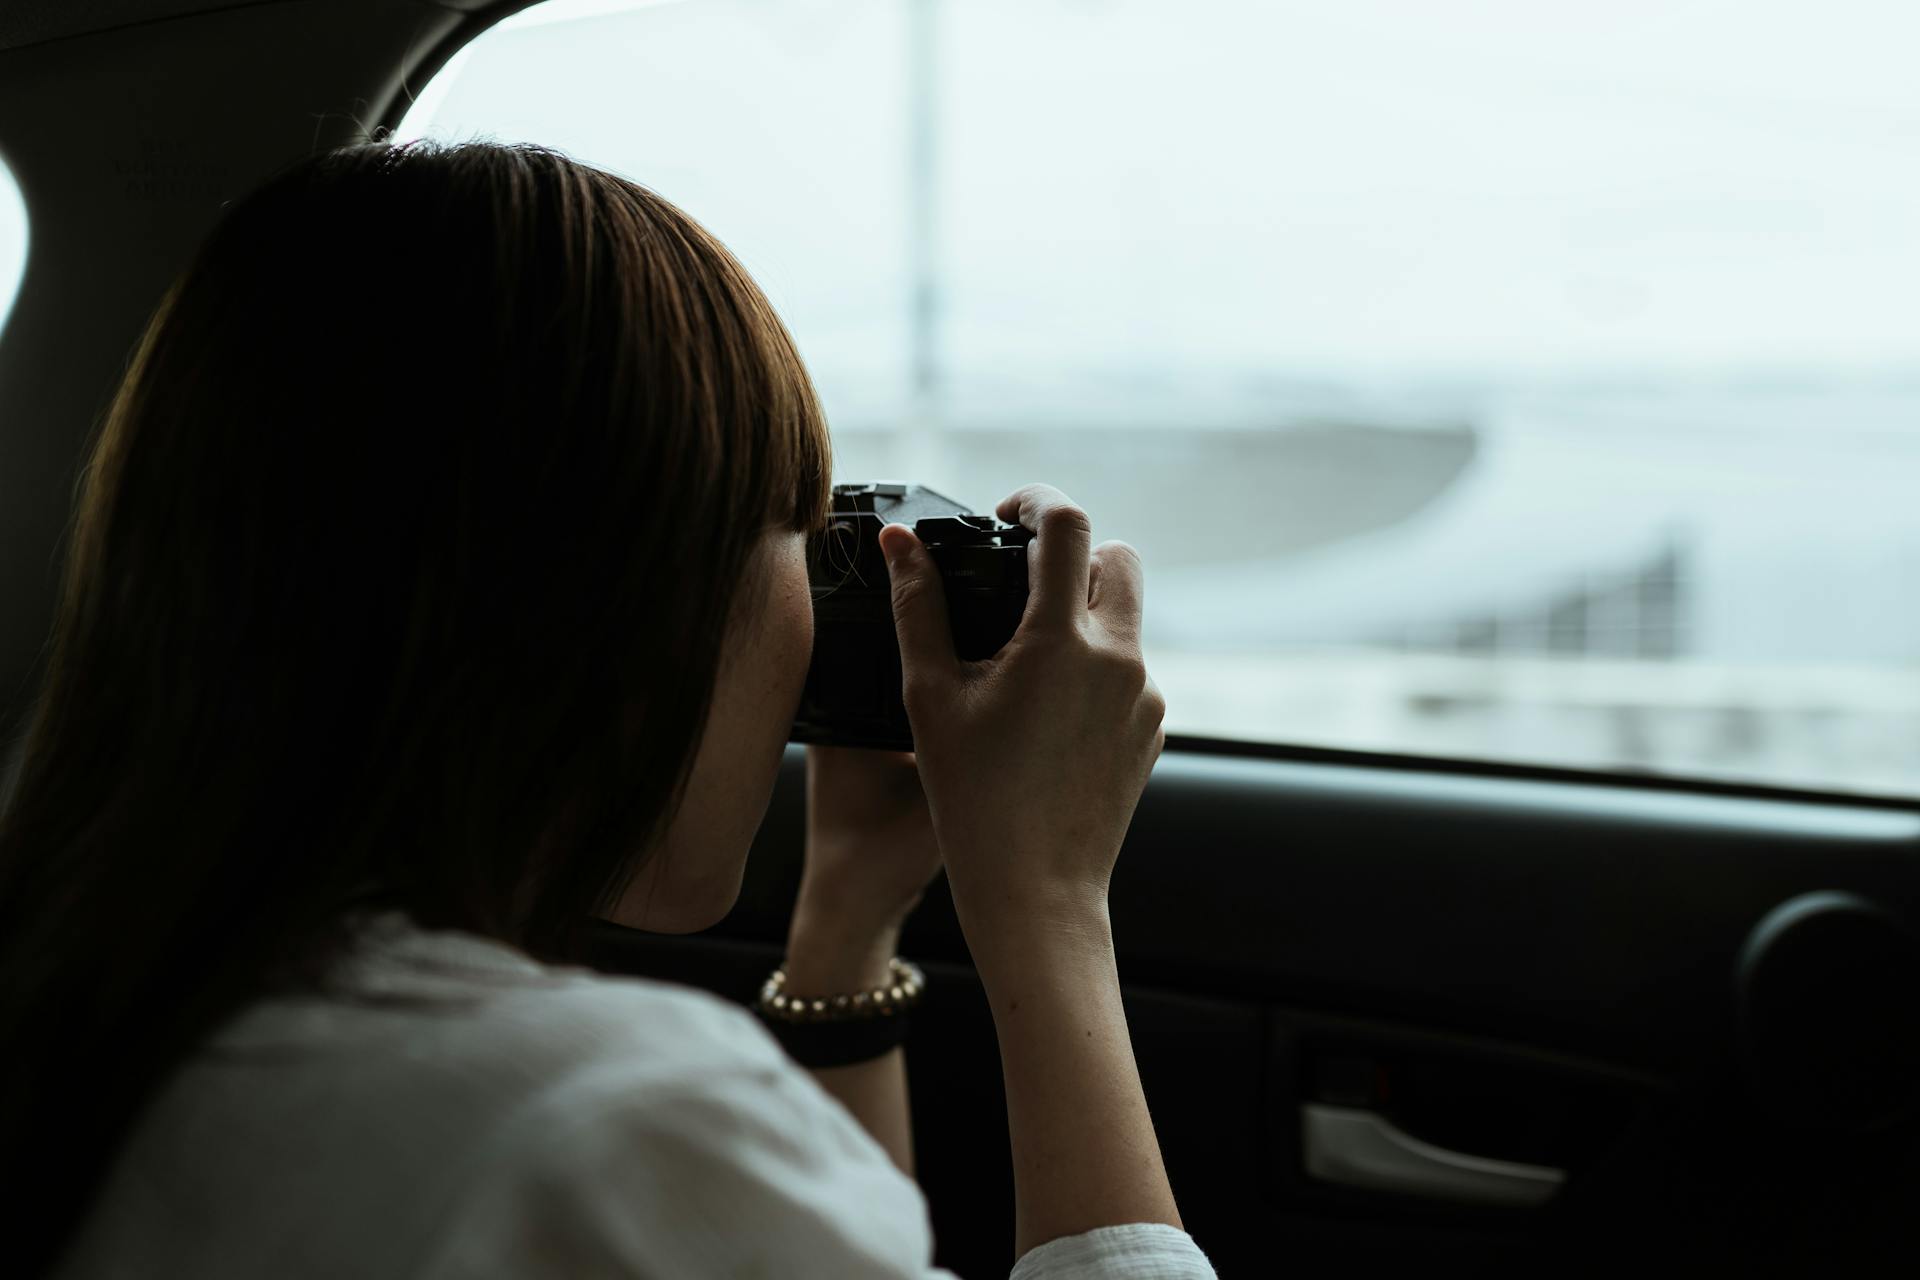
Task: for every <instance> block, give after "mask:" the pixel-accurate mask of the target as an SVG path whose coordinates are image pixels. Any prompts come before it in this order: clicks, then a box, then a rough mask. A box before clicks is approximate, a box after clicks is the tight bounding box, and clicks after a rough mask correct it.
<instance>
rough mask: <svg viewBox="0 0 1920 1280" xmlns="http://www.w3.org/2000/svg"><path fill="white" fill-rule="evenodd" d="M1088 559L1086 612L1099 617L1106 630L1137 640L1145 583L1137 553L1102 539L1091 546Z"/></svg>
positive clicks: (1117, 543)
mask: <svg viewBox="0 0 1920 1280" xmlns="http://www.w3.org/2000/svg"><path fill="white" fill-rule="evenodd" d="M1091 559H1092V575H1093V576H1092V578H1091V579H1090V581H1089V584H1088V590H1087V612H1089V613H1091V614H1092V615H1093V616H1094V617H1095V618H1097V619H1099V621H1100V623H1101V625H1102V626H1104V627H1105V628H1106V629H1107V632H1108V634H1110V635H1115V636H1125V637H1127V638H1128V639H1132V640H1138V639H1139V638H1140V613H1141V608H1142V605H1143V603H1144V592H1145V586H1146V582H1145V574H1144V571H1143V570H1142V568H1141V565H1140V553H1139V552H1138V551H1135V550H1134V549H1133V548H1132V547H1131V546H1130V545H1128V544H1127V543H1124V542H1103V543H1101V544H1100V545H1099V546H1097V547H1095V548H1094V549H1093V553H1092V557H1091Z"/></svg>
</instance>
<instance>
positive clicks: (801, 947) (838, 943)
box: [787, 915, 913, 1177]
mask: <svg viewBox="0 0 1920 1280" xmlns="http://www.w3.org/2000/svg"><path fill="white" fill-rule="evenodd" d="M868 932H870V931H868ZM898 937H899V935H898V933H897V931H894V930H887V931H884V932H883V933H881V934H880V935H878V936H866V934H863V935H862V936H858V937H849V936H847V935H846V934H844V933H843V932H842V931H841V930H839V929H837V928H832V927H829V926H827V925H826V924H825V923H824V922H819V921H816V920H812V919H809V918H808V917H807V916H805V915H801V916H797V917H796V919H795V921H794V926H793V930H792V932H791V933H790V934H789V936H788V940H787V990H789V991H791V992H793V993H794V994H796V995H815V994H819V995H838V994H840V993H842V992H850V991H865V990H871V989H872V988H874V987H880V986H885V985H886V984H887V983H888V982H889V981H891V980H892V975H891V972H890V970H889V969H888V967H887V962H888V961H889V960H890V959H892V957H893V954H894V948H895V946H896V944H897V942H898ZM810 1070H811V1071H812V1072H813V1078H814V1079H815V1080H818V1081H819V1082H820V1087H821V1088H823V1089H825V1090H826V1091H827V1092H828V1093H830V1094H832V1095H833V1096H834V1097H836V1098H838V1099H839V1100H840V1102H841V1104H842V1105H843V1106H845V1107H846V1109H847V1110H848V1111H850V1112H852V1113H853V1116H854V1119H856V1120H858V1121H859V1122H860V1124H861V1126H862V1127H863V1128H865V1129H866V1131H867V1132H868V1133H869V1134H871V1135H872V1136H873V1140H874V1141H875V1142H878V1143H879V1144H880V1145H881V1147H883V1148H885V1150H886V1153H887V1154H888V1155H889V1156H890V1157H892V1159H893V1162H894V1164H896V1165H898V1166H899V1167H900V1170H901V1171H902V1172H903V1173H905V1174H906V1175H907V1176H908V1177H912V1176H913V1124H912V1119H911V1115H910V1112H909V1109H908V1100H907V1055H906V1053H905V1051H904V1050H901V1049H893V1050H890V1051H888V1052H887V1053H885V1054H882V1055H881V1056H880V1057H878V1058H872V1059H869V1060H868V1061H866V1062H856V1063H853V1064H851V1065H849V1066H844V1067H813V1068H810Z"/></svg>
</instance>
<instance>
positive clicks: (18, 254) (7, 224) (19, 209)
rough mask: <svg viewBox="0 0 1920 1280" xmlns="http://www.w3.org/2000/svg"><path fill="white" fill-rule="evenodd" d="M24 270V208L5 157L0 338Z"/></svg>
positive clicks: (0, 177) (0, 174) (0, 194)
mask: <svg viewBox="0 0 1920 1280" xmlns="http://www.w3.org/2000/svg"><path fill="white" fill-rule="evenodd" d="M26 270H27V206H26V202H25V201H24V200H22V199H21V198H20V184H19V183H18V182H16V181H15V180H14V177H13V170H11V169H9V168H7V161H6V157H5V156H0V335H4V334H5V333H6V329H7V316H8V315H9V314H11V313H12V311H13V299H14V296H15V295H16V294H18V293H19V292H20V278H21V277H22V276H23V275H25V274H26Z"/></svg>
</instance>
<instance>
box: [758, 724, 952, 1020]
mask: <svg viewBox="0 0 1920 1280" xmlns="http://www.w3.org/2000/svg"><path fill="white" fill-rule="evenodd" d="M939 872H940V846H939V844H938V843H937V842H936V841H935V839H934V835H933V819H932V818H931V817H930V816H929V815H928V812H927V797H926V793H925V792H924V791H922V790H921V789H920V771H919V769H918V768H916V767H915V764H914V758H913V756H912V754H911V753H904V752H892V751H867V750H860V749H856V748H850V747H808V748H807V851H806V862H805V865H804V869H803V870H802V872H801V877H800V896H799V899H798V901H797V902H796V903H795V904H794V910H793V923H792V925H791V927H790V929H789V931H788V935H787V962H788V963H787V981H788V989H789V990H792V991H794V992H797V993H801V994H808V993H812V992H821V993H825V992H839V991H843V990H850V989H857V988H860V987H869V986H878V985H880V984H881V983H883V982H885V981H886V980H887V961H888V960H889V959H890V958H891V957H892V956H893V954H894V950H895V947H896V945H897V944H898V942H899V939H900V926H901V924H902V923H903V922H904V921H905V920H906V918H907V915H908V913H909V912H911V911H912V910H913V908H914V907H915V906H916V905H918V904H919V902H920V898H921V895H922V894H923V893H925V892H926V888H927V885H928V883H929V882H931V881H932V880H933V878H934V876H936V875H938V874H939Z"/></svg>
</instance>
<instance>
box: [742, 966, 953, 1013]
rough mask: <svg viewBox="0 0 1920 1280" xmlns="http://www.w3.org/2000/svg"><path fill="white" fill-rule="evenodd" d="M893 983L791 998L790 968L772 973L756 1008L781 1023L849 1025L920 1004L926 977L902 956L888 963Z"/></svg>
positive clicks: (782, 968)
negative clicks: (833, 994) (788, 989)
mask: <svg viewBox="0 0 1920 1280" xmlns="http://www.w3.org/2000/svg"><path fill="white" fill-rule="evenodd" d="M887 969H888V972H889V973H890V974H891V975H892V977H893V981H892V982H891V983H889V984H887V985H886V986H880V987H874V988H871V989H870V990H867V991H854V992H850V993H848V994H845V995H835V996H790V995H788V994H787V967H786V966H785V965H781V966H780V967H779V968H778V969H775V970H774V971H773V976H772V977H770V978H768V979H767V981H766V985H764V986H762V987H761V988H760V998H759V1000H757V1001H755V1003H754V1008H755V1009H757V1010H758V1011H759V1012H760V1013H762V1014H764V1015H766V1016H767V1017H769V1018H777V1019H779V1020H780V1021H782V1022H850V1021H853V1020H855V1019H860V1018H876V1017H879V1018H885V1017H891V1016H893V1015H894V1014H896V1013H904V1012H905V1011H906V1010H908V1009H911V1008H913V1006H914V1005H916V1004H918V1003H919V1002H920V993H921V992H923V991H925V990H926V986H927V976H926V974H924V973H922V972H920V969H919V967H918V966H916V965H913V964H909V963H908V962H907V961H905V960H902V959H901V958H900V957H899V956H895V957H894V958H893V959H891V960H889V961H887Z"/></svg>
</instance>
